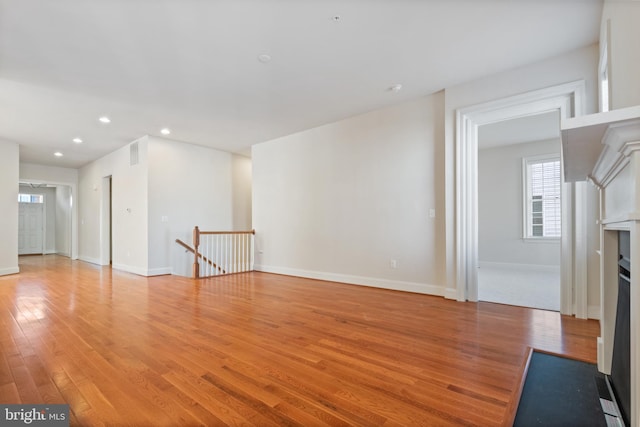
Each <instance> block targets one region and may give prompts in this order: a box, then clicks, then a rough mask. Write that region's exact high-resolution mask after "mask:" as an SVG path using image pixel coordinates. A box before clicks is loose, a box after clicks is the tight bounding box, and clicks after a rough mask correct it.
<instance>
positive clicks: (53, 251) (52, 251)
mask: <svg viewBox="0 0 640 427" xmlns="http://www.w3.org/2000/svg"><path fill="white" fill-rule="evenodd" d="M56 253H57V252H56V250H55V249H53V250H51V249H50V250H48V251H44V254H45V255H55V254H56Z"/></svg>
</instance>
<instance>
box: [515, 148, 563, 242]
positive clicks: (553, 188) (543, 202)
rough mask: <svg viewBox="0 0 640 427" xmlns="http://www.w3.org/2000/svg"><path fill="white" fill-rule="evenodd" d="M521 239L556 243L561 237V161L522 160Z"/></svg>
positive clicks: (554, 157) (548, 157) (540, 158)
mask: <svg viewBox="0 0 640 427" xmlns="http://www.w3.org/2000/svg"><path fill="white" fill-rule="evenodd" d="M523 169H524V184H525V189H524V190H525V191H524V194H525V197H524V204H525V206H524V212H525V215H524V218H525V221H524V238H525V239H544V238H551V239H557V238H559V237H560V234H561V213H562V211H561V203H560V182H561V181H560V157H558V156H555V155H554V156H543V157H530V158H525V159H523Z"/></svg>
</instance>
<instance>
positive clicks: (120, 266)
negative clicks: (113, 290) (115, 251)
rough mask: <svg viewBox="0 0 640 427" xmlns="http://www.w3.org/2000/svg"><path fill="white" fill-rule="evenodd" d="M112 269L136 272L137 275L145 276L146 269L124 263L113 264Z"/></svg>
mask: <svg viewBox="0 0 640 427" xmlns="http://www.w3.org/2000/svg"><path fill="white" fill-rule="evenodd" d="M112 267H113V269H115V270H121V271H126V272H127V273H133V274H137V275H138V276H147V270H146V269H145V268H140V267H134V266H132V265H126V264H115V263H114V264H113V265H112Z"/></svg>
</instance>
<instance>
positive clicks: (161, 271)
mask: <svg viewBox="0 0 640 427" xmlns="http://www.w3.org/2000/svg"><path fill="white" fill-rule="evenodd" d="M167 274H172V271H171V267H161V268H150V269H149V270H147V274H145V276H165V275H167Z"/></svg>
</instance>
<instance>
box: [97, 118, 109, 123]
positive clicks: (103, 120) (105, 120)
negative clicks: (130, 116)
mask: <svg viewBox="0 0 640 427" xmlns="http://www.w3.org/2000/svg"><path fill="white" fill-rule="evenodd" d="M98 120H100V122H102V123H111V119H110V118H109V117H107V116H102V117H100V118H99V119H98Z"/></svg>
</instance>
